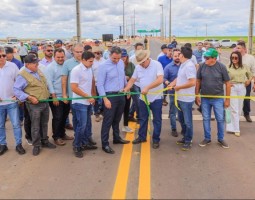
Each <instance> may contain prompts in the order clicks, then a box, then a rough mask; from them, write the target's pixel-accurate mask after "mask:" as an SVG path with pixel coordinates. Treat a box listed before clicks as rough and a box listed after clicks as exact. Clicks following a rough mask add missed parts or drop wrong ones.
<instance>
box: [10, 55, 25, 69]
mask: <svg viewBox="0 0 255 200" xmlns="http://www.w3.org/2000/svg"><path fill="white" fill-rule="evenodd" d="M11 62H12V63H15V64H16V65H17V67H18V68H19V69H20V68H21V67H23V66H24V64H23V63H22V62H20V61H19V60H18V59H16V58H14V57H13V59H12V60H11Z"/></svg>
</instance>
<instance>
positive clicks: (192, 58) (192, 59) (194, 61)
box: [191, 55, 197, 65]
mask: <svg viewBox="0 0 255 200" xmlns="http://www.w3.org/2000/svg"><path fill="white" fill-rule="evenodd" d="M191 61H192V62H193V63H194V65H197V58H196V56H194V55H192V57H191Z"/></svg>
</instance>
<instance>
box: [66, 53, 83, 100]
mask: <svg viewBox="0 0 255 200" xmlns="http://www.w3.org/2000/svg"><path fill="white" fill-rule="evenodd" d="M79 64H80V62H79V61H77V60H76V59H75V58H74V57H73V58H70V59H68V60H66V61H65V62H64V65H63V68H62V76H68V83H67V92H68V96H69V98H72V95H73V92H72V90H71V85H70V73H71V71H72V70H73V68H74V67H75V66H77V65H79Z"/></svg>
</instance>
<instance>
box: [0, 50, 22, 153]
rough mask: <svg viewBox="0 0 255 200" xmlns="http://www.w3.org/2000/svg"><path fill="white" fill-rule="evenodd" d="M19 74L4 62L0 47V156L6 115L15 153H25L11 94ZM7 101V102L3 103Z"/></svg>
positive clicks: (2, 148) (3, 51)
mask: <svg viewBox="0 0 255 200" xmlns="http://www.w3.org/2000/svg"><path fill="white" fill-rule="evenodd" d="M18 73H19V69H18V68H17V66H16V65H15V64H14V63H12V62H9V61H6V52H5V49H4V48H3V47H0V80H1V89H0V156H1V155H3V154H4V153H5V152H6V151H7V150H8V147H7V142H6V128H5V121H6V115H7V114H8V115H9V117H10V120H11V123H12V127H13V133H14V137H15V141H16V151H17V152H18V153H19V154H20V155H21V154H25V153H26V151H25V150H24V148H23V147H22V130H21V127H20V121H19V106H18V102H16V101H10V100H16V98H15V96H14V93H13V85H14V82H15V80H16V77H17V75H18ZM3 100H9V101H3Z"/></svg>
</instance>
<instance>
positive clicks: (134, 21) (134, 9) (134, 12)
mask: <svg viewBox="0 0 255 200" xmlns="http://www.w3.org/2000/svg"><path fill="white" fill-rule="evenodd" d="M135 35H136V31H135V9H134V39H135Z"/></svg>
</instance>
